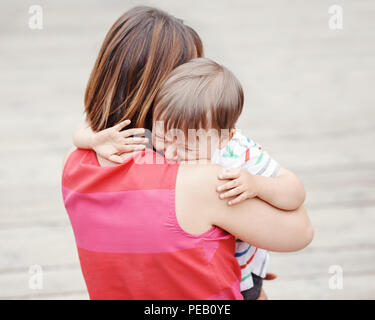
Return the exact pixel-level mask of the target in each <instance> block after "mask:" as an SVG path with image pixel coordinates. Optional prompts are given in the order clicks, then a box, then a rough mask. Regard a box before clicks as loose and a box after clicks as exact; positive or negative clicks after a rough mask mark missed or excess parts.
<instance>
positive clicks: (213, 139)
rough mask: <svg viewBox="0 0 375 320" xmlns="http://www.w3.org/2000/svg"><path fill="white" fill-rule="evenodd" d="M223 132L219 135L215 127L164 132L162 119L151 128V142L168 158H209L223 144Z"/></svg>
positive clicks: (176, 159) (183, 159) (190, 159)
mask: <svg viewBox="0 0 375 320" xmlns="http://www.w3.org/2000/svg"><path fill="white" fill-rule="evenodd" d="M228 136H229V135H225V133H224V134H223V132H222V134H221V136H220V135H219V132H218V130H216V129H207V130H205V129H199V130H194V129H192V130H188V134H185V133H184V132H183V131H182V130H178V129H172V130H169V131H168V132H166V133H165V132H164V125H163V122H162V121H156V122H155V123H154V125H153V129H152V142H153V145H154V148H155V149H156V150H157V151H160V152H163V153H164V156H165V157H166V158H167V159H168V160H174V161H193V160H209V159H211V156H212V154H213V153H214V151H215V150H216V149H217V148H222V147H223V144H225V140H227V141H228V140H229V139H225V137H228Z"/></svg>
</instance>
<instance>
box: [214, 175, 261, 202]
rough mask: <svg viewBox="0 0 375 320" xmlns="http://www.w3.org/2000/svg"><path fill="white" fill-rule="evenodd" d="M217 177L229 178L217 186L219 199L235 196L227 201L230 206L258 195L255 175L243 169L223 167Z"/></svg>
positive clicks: (221, 178)
mask: <svg viewBox="0 0 375 320" xmlns="http://www.w3.org/2000/svg"><path fill="white" fill-rule="evenodd" d="M218 178H219V180H230V181H228V182H227V183H224V184H223V185H221V186H219V187H218V188H217V192H219V193H220V196H219V197H220V199H226V198H232V197H235V198H234V199H231V200H230V201H228V205H230V206H231V205H235V204H237V203H240V202H242V201H244V200H246V199H250V198H255V197H256V196H257V195H258V185H257V183H256V178H255V176H253V175H251V174H250V173H249V172H247V171H246V170H244V169H238V168H235V169H224V170H223V171H222V172H221V173H220V175H219V177H218Z"/></svg>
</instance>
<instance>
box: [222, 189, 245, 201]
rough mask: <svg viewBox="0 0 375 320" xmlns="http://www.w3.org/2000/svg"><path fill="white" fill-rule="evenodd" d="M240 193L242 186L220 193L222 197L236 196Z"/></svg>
mask: <svg viewBox="0 0 375 320" xmlns="http://www.w3.org/2000/svg"><path fill="white" fill-rule="evenodd" d="M240 193H242V190H241V188H239V187H237V188H234V189H231V190H229V191H227V192H224V193H222V194H220V199H225V198H230V197H234V196H236V195H238V194H240Z"/></svg>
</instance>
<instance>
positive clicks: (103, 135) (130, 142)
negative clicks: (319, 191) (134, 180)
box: [92, 120, 148, 163]
mask: <svg viewBox="0 0 375 320" xmlns="http://www.w3.org/2000/svg"><path fill="white" fill-rule="evenodd" d="M129 124H130V120H125V121H122V122H120V123H118V124H116V125H115V126H113V127H111V128H108V129H105V130H102V131H99V132H98V133H95V135H94V137H93V142H92V149H93V150H94V151H95V152H96V153H97V154H98V155H100V156H101V157H103V158H105V159H107V160H109V161H112V162H116V163H123V162H124V158H123V157H122V156H121V155H123V154H124V153H131V152H133V151H137V150H143V149H145V148H146V146H145V145H146V144H147V143H148V139H147V138H144V137H132V136H133V135H136V134H144V133H145V129H143V128H134V129H128V130H124V131H121V130H122V129H123V128H125V127H126V126H128V125H129Z"/></svg>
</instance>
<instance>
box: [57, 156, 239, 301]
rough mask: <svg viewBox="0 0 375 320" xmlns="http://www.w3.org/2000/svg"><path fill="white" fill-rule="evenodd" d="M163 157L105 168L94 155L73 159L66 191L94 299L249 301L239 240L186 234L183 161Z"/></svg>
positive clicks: (214, 231)
mask: <svg viewBox="0 0 375 320" xmlns="http://www.w3.org/2000/svg"><path fill="white" fill-rule="evenodd" d="M145 159H154V160H152V161H151V163H148V162H149V161H147V160H146V161H145ZM163 160H164V158H163V157H162V156H161V155H159V154H156V153H155V152H153V151H150V150H146V151H142V152H138V153H136V154H135V155H134V156H133V157H131V158H129V159H127V160H126V161H125V162H124V163H123V164H121V165H117V166H113V167H101V166H100V165H99V163H98V160H97V158H96V154H95V152H94V151H92V150H81V149H78V150H75V151H74V152H73V153H71V154H70V156H69V158H68V160H67V162H66V164H65V166H64V171H63V176H62V193H63V198H64V204H65V207H66V210H67V212H68V214H69V218H70V222H71V224H72V227H73V231H74V236H75V240H76V244H77V249H78V256H79V259H80V264H81V268H82V273H83V276H84V278H85V281H86V285H87V289H88V292H89V295H90V298H91V299H127V300H129V299H155V300H161V299H163V300H164V299H184V300H185V299H239V300H242V299H243V297H242V295H241V293H240V279H241V271H240V268H239V265H238V263H237V261H236V259H235V257H234V251H235V245H236V242H235V239H234V237H233V236H232V235H230V234H228V233H227V232H225V231H224V230H222V229H220V228H217V227H215V226H214V227H212V228H211V229H210V230H208V231H207V232H205V233H203V234H201V235H192V234H189V233H186V232H185V231H184V230H182V228H181V227H180V225H179V224H178V221H177V218H176V211H175V202H174V201H175V186H176V175H177V172H178V168H179V164H178V163H175V162H174V163H170V162H168V163H166V162H165V161H163Z"/></svg>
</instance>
